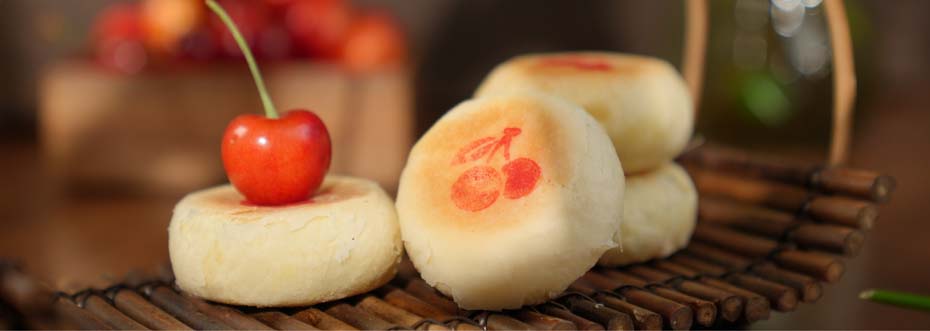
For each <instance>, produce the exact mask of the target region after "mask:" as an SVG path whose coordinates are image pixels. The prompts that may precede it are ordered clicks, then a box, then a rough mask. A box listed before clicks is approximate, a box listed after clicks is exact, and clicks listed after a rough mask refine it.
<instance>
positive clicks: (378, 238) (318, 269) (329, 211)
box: [168, 176, 403, 307]
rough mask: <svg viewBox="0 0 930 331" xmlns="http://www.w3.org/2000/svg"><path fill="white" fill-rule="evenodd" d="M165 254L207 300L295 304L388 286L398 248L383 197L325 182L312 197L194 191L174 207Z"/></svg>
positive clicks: (359, 185) (184, 283)
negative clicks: (264, 198) (258, 202)
mask: <svg viewBox="0 0 930 331" xmlns="http://www.w3.org/2000/svg"><path fill="white" fill-rule="evenodd" d="M168 248H169V251H170V254H171V266H172V267H173V269H174V274H175V277H176V278H177V280H176V282H177V285H178V286H179V287H180V288H181V289H183V290H184V291H187V292H189V293H191V294H194V295H196V296H199V297H202V298H206V299H209V300H213V301H217V302H222V303H229V304H236V305H248V306H258V307H265V306H303V305H312V304H315V303H320V302H325V301H331V300H336V299H341V298H344V297H348V296H351V295H355V294H358V293H362V292H366V291H369V290H372V289H374V288H377V287H378V286H381V285H383V284H384V283H386V282H387V281H389V280H390V279H391V278H392V277H393V276H394V274H395V272H396V266H397V264H398V263H399V262H400V257H401V255H402V253H403V246H402V242H401V239H400V229H399V227H398V224H397V214H396V212H395V210H394V206H393V204H392V202H391V199H390V198H389V197H388V196H387V194H386V193H385V192H384V190H382V189H381V187H379V186H378V185H377V184H375V183H374V182H371V181H368V180H364V179H358V178H350V177H339V176H328V177H326V179H325V181H324V182H323V185H322V186H321V187H320V190H319V192H318V193H317V195H315V196H314V197H313V198H312V199H311V200H310V201H308V202H304V203H299V204H294V205H287V206H277V207H259V206H253V205H249V204H248V203H244V197H243V196H242V195H241V194H239V192H237V191H236V190H235V188H233V187H232V186H230V185H224V186H219V187H215V188H211V189H206V190H203V191H199V192H194V193H191V194H189V195H188V196H186V197H185V198H184V199H182V200H181V202H179V203H178V204H177V206H176V207H175V209H174V216H173V217H172V219H171V225H170V226H169V227H168Z"/></svg>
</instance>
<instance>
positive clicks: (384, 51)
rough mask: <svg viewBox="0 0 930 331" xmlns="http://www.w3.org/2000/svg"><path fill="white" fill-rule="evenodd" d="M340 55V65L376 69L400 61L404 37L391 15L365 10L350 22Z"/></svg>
mask: <svg viewBox="0 0 930 331" xmlns="http://www.w3.org/2000/svg"><path fill="white" fill-rule="evenodd" d="M340 56H341V57H340V59H341V61H342V64H343V66H345V67H346V68H348V69H350V70H353V71H359V72H368V71H377V70H379V69H384V68H386V67H391V66H396V65H399V64H402V63H404V62H405V61H406V59H407V41H406V39H405V38H404V33H403V32H402V31H401V28H400V24H398V23H397V21H396V20H395V19H394V17H393V16H391V15H389V14H388V13H386V12H380V11H372V12H367V13H364V14H361V15H360V16H359V18H357V19H356V20H355V21H354V22H353V23H352V26H351V27H350V28H349V31H348V34H347V35H346V40H345V43H344V44H343V45H342V52H341V54H340Z"/></svg>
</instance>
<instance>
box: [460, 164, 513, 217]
mask: <svg viewBox="0 0 930 331" xmlns="http://www.w3.org/2000/svg"><path fill="white" fill-rule="evenodd" d="M500 186H501V175H500V173H498V172H497V170H496V169H494V168H491V167H489V166H486V165H480V166H474V167H472V168H470V169H468V170H466V171H465V173H463V174H462V175H461V176H459V178H458V179H457V180H456V181H455V183H454V184H452V202H454V203H455V206H456V207H459V208H460V209H464V210H467V211H479V210H482V209H485V208H488V207H490V206H491V205H492V204H494V201H497V197H498V196H499V195H500V190H499V188H500Z"/></svg>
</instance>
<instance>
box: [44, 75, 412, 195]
mask: <svg viewBox="0 0 930 331" xmlns="http://www.w3.org/2000/svg"><path fill="white" fill-rule="evenodd" d="M264 73H265V78H266V82H267V85H268V88H269V92H270V94H271V95H272V97H273V98H274V100H275V103H276V105H277V107H278V108H279V109H281V110H285V109H294V108H304V109H311V110H313V111H314V112H316V113H317V114H318V115H319V116H320V117H321V118H322V119H323V121H324V122H325V123H326V125H327V127H328V128H329V131H330V135H331V136H332V139H333V164H332V168H331V170H330V171H331V173H339V174H349V175H354V176H360V177H366V178H370V179H373V180H375V181H377V182H379V183H380V184H381V185H382V186H384V187H385V188H386V189H387V190H389V191H394V190H395V189H396V186H397V179H398V176H399V174H400V171H401V169H402V167H403V164H404V162H405V161H406V159H405V156H406V155H407V153H408V151H409V148H410V146H411V144H412V139H413V138H412V131H413V127H414V126H413V105H412V101H411V99H412V91H411V83H410V78H409V74H408V73H407V72H406V71H391V72H381V73H372V74H365V75H357V76H353V75H350V74H348V73H346V72H344V71H342V70H340V69H339V68H337V67H334V66H330V65H326V64H314V63H307V62H294V63H279V64H270V65H266V66H265V67H264ZM251 79H252V78H251V76H250V75H249V73H248V71H247V68H246V66H245V64H241V63H237V62H235V63H234V62H230V63H222V64H211V65H204V66H202V67H192V68H182V69H177V70H174V71H166V72H146V73H142V74H138V75H120V74H114V73H108V72H105V71H102V70H101V69H100V68H98V67H96V66H94V65H93V64H90V63H86V62H82V61H68V62H62V63H58V64H56V65H53V66H52V67H51V68H50V69H49V70H47V71H46V72H45V73H44V75H43V77H42V79H41V86H40V92H39V95H40V107H39V121H40V135H41V136H40V139H41V143H42V146H43V154H44V156H45V160H46V161H47V164H48V169H49V171H50V173H51V174H52V175H53V176H55V177H56V178H59V179H63V182H65V183H70V184H78V185H77V186H78V187H85V186H93V187H100V186H106V187H118V188H124V189H129V190H134V191H145V192H155V193H179V192H187V191H190V190H194V189H198V188H203V187H206V186H209V185H214V184H217V183H220V182H223V181H225V175H224V173H223V169H222V161H221V159H220V141H221V137H222V134H223V130H224V129H225V127H226V125H227V124H228V123H229V121H230V120H231V119H232V118H233V117H235V116H236V115H239V114H245V113H261V112H262V108H261V104H260V101H259V98H258V92H257V91H256V89H255V86H254V83H253V82H252V80H251Z"/></svg>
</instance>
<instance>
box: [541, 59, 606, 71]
mask: <svg viewBox="0 0 930 331" xmlns="http://www.w3.org/2000/svg"><path fill="white" fill-rule="evenodd" d="M539 64H540V65H542V66H546V67H572V68H575V69H578V70H590V71H609V70H611V69H613V66H611V65H610V63H607V62H604V61H603V60H601V59H596V58H591V57H585V56H580V55H563V56H556V57H549V58H544V59H542V60H540V61H539Z"/></svg>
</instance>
